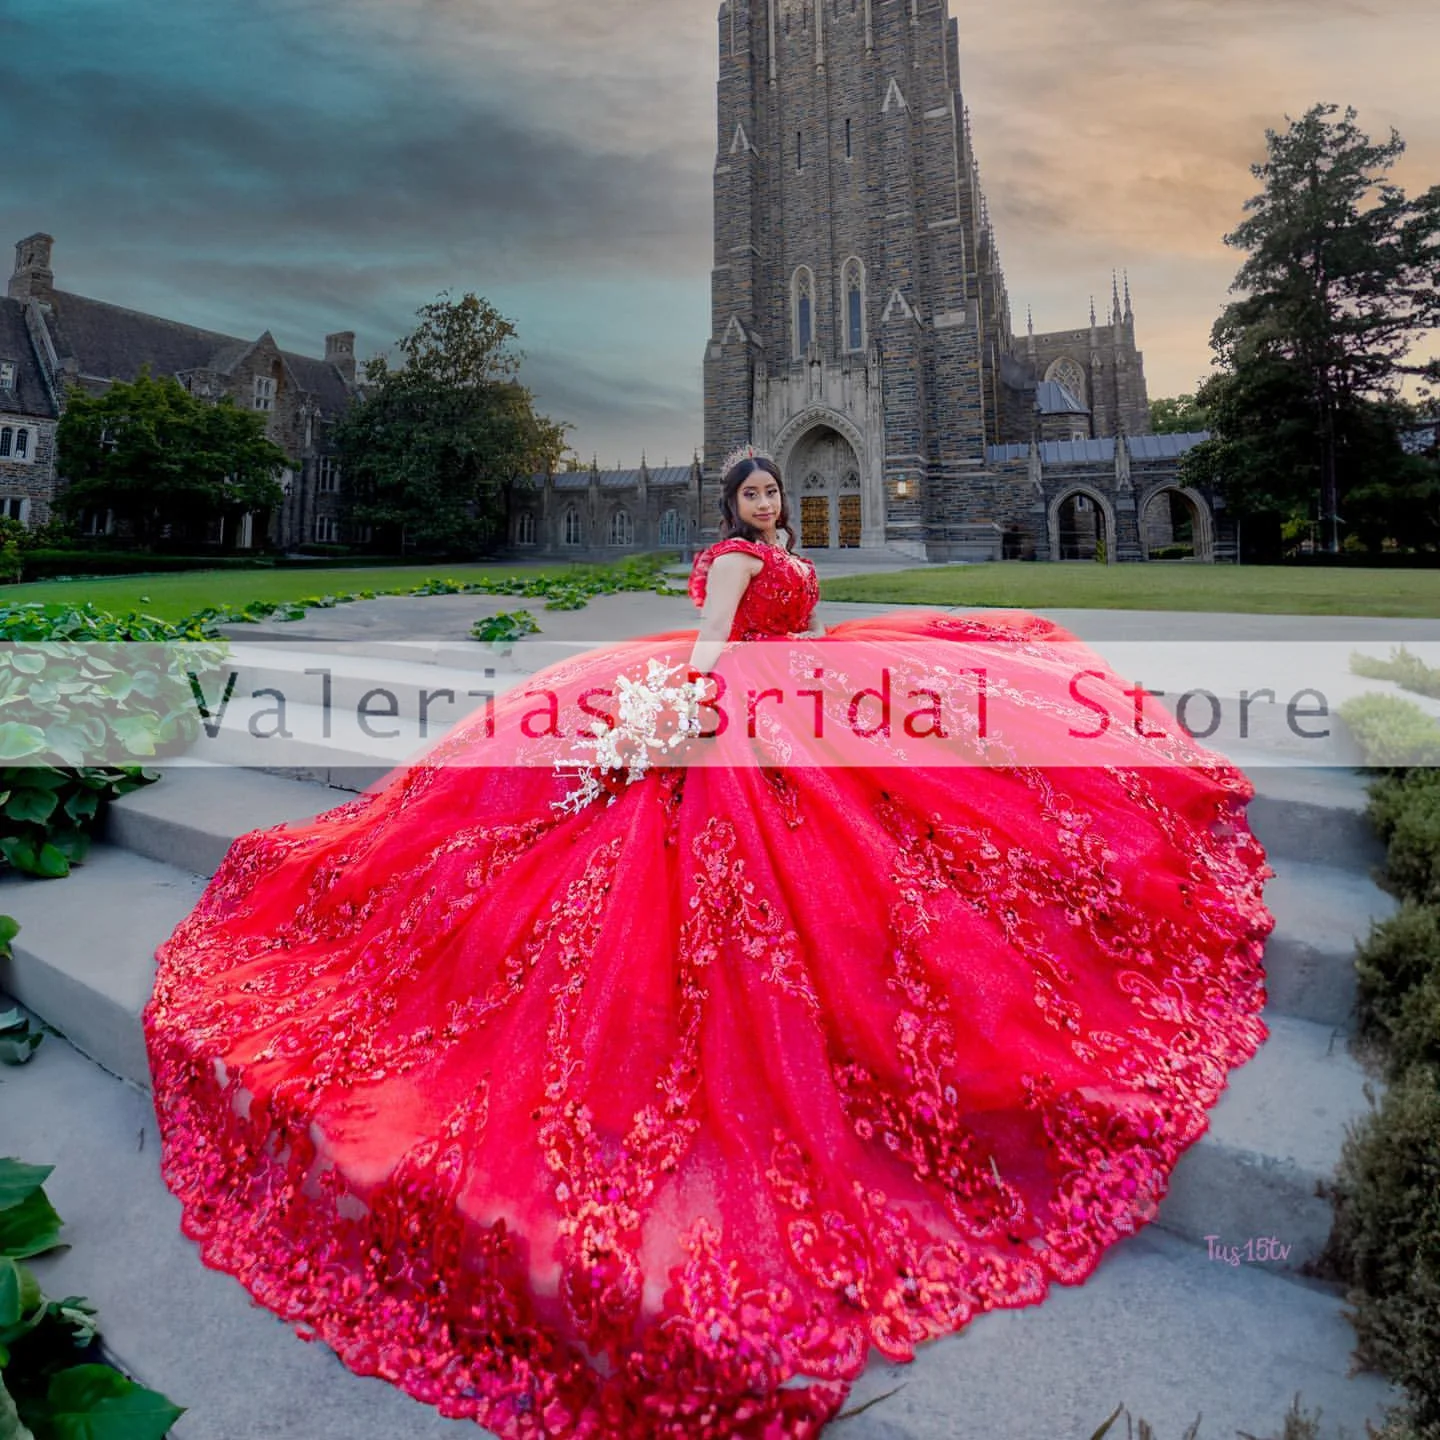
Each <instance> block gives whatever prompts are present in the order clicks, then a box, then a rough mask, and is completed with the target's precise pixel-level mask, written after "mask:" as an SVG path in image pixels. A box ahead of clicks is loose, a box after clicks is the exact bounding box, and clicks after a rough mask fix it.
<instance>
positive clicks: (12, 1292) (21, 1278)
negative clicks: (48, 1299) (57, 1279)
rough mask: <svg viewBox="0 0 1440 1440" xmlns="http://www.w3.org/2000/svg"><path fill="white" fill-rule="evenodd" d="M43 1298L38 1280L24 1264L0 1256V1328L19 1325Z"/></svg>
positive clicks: (4, 1328) (7, 1328) (5, 1328)
mask: <svg viewBox="0 0 1440 1440" xmlns="http://www.w3.org/2000/svg"><path fill="white" fill-rule="evenodd" d="M44 1299H45V1297H44V1295H42V1294H41V1292H40V1282H39V1281H38V1280H37V1279H36V1278H35V1277H34V1275H32V1274H31V1273H30V1271H29V1269H28V1268H27V1267H26V1266H24V1265H21V1264H18V1263H17V1262H16V1261H14V1260H11V1259H8V1258H7V1257H5V1256H0V1330H9V1329H10V1328H11V1327H12V1326H15V1325H19V1324H20V1322H21V1321H22V1320H23V1319H24V1318H25V1317H26V1316H27V1315H29V1314H31V1312H32V1311H34V1310H35V1308H36V1307H37V1306H38V1305H40V1304H42V1303H43V1301H44Z"/></svg>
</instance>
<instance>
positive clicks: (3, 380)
mask: <svg viewBox="0 0 1440 1440" xmlns="http://www.w3.org/2000/svg"><path fill="white" fill-rule="evenodd" d="M18 370H19V366H18V365H16V363H15V362H14V361H13V360H0V390H13V389H14V388H15V376H16V374H17V372H18Z"/></svg>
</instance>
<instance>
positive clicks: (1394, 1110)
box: [1326, 1065, 1440, 1436]
mask: <svg viewBox="0 0 1440 1440" xmlns="http://www.w3.org/2000/svg"><path fill="white" fill-rule="evenodd" d="M1334 1198H1335V1228H1334V1231H1333V1232H1332V1234H1331V1237H1330V1242H1329V1245H1328V1247H1327V1250H1326V1257H1327V1259H1328V1260H1329V1261H1330V1262H1331V1263H1332V1264H1333V1265H1334V1266H1335V1267H1336V1269H1337V1270H1338V1272H1339V1273H1340V1275H1341V1276H1342V1277H1343V1278H1344V1279H1345V1280H1346V1281H1347V1282H1348V1283H1349V1285H1350V1287H1351V1288H1350V1292H1349V1295H1348V1296H1347V1300H1348V1303H1349V1304H1350V1306H1351V1307H1352V1314H1351V1319H1352V1321H1353V1323H1354V1325H1355V1331H1356V1336H1357V1339H1358V1342H1359V1343H1358V1351H1357V1353H1358V1355H1359V1358H1360V1360H1361V1361H1362V1363H1364V1364H1367V1365H1371V1366H1374V1367H1376V1368H1378V1369H1380V1370H1382V1371H1384V1372H1385V1374H1387V1375H1388V1376H1389V1377H1390V1378H1391V1379H1392V1380H1395V1381H1397V1382H1398V1383H1399V1384H1400V1385H1402V1386H1404V1387H1405V1390H1406V1391H1407V1392H1408V1414H1407V1416H1406V1419H1407V1421H1408V1422H1409V1423H1411V1424H1413V1426H1414V1428H1415V1429H1416V1430H1417V1431H1418V1432H1419V1433H1420V1434H1421V1435H1437V1436H1440V1371H1437V1368H1436V1365H1435V1357H1436V1356H1437V1355H1440V1071H1437V1070H1436V1069H1435V1068H1434V1067H1432V1066H1428V1065H1414V1066H1412V1067H1411V1068H1410V1069H1409V1070H1408V1071H1407V1072H1406V1073H1405V1074H1404V1075H1402V1076H1401V1077H1400V1078H1399V1079H1398V1080H1397V1081H1396V1083H1395V1084H1394V1085H1392V1086H1391V1087H1390V1089H1389V1090H1388V1091H1387V1092H1386V1094H1385V1096H1384V1099H1383V1100H1382V1102H1381V1104H1380V1107H1379V1109H1378V1110H1377V1111H1376V1112H1374V1113H1373V1114H1372V1115H1371V1116H1369V1117H1368V1118H1367V1119H1366V1120H1365V1121H1363V1122H1362V1123H1361V1124H1359V1125H1358V1126H1354V1127H1352V1129H1351V1132H1350V1134H1349V1136H1348V1137H1347V1139H1346V1142H1345V1147H1344V1150H1343V1152H1342V1154H1341V1159H1340V1164H1339V1167H1338V1168H1337V1172H1336V1180H1335V1193H1334Z"/></svg>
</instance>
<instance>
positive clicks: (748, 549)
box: [690, 537, 765, 610]
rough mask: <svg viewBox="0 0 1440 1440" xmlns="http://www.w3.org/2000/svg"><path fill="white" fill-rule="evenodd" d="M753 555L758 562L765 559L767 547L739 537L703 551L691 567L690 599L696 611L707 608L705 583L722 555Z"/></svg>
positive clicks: (723, 541)
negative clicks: (711, 569)
mask: <svg viewBox="0 0 1440 1440" xmlns="http://www.w3.org/2000/svg"><path fill="white" fill-rule="evenodd" d="M736 554H739V555H753V556H754V557H755V558H756V559H757V560H763V559H764V558H765V547H764V546H763V545H759V544H757V543H756V542H755V541H754V540H741V539H739V538H738V537H736V538H735V539H731V540H721V541H719V542H718V543H717V544H714V545H712V546H711V547H710V548H709V549H708V550H702V551H701V552H700V553H699V554H698V555H697V556H696V557H695V563H694V564H693V565H692V566H691V567H690V598H691V599H692V600H693V601H694V602H695V607H696V609H699V610H703V609H704V608H705V581H706V578H707V577H708V576H709V574H710V567H711V566H712V565H713V564H714V563H715V562H716V561H717V560H718V559H719V558H720V557H721V556H722V555H736Z"/></svg>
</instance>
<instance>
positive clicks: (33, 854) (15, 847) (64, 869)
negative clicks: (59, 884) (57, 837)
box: [0, 835, 70, 880]
mask: <svg viewBox="0 0 1440 1440" xmlns="http://www.w3.org/2000/svg"><path fill="white" fill-rule="evenodd" d="M0 855H4V857H5V858H6V859H7V860H8V861H9V862H10V863H11V864H12V865H13V866H14V867H15V868H16V869H17V870H19V871H22V872H23V873H24V874H26V875H38V876H39V877H40V879H42V880H58V879H59V878H60V877H61V876H62V875H68V874H69V873H70V862H69V861H68V860H67V859H66V858H65V852H64V851H63V850H60V849H58V848H57V847H56V846H54V845H51V844H50V843H49V842H48V841H47V842H45V843H43V844H41V845H40V846H39V847H38V848H37V846H36V845H35V844H34V842H33V841H30V840H27V839H25V838H24V837H23V836H20V835H7V836H5V838H4V839H3V840H0Z"/></svg>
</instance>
